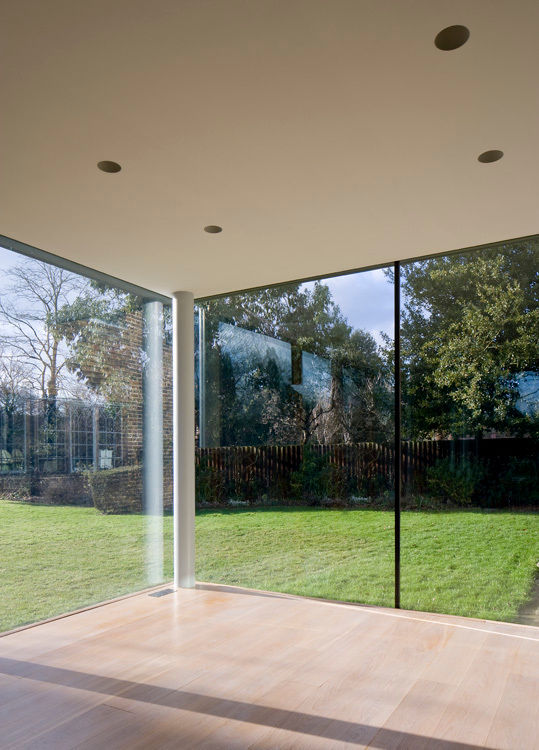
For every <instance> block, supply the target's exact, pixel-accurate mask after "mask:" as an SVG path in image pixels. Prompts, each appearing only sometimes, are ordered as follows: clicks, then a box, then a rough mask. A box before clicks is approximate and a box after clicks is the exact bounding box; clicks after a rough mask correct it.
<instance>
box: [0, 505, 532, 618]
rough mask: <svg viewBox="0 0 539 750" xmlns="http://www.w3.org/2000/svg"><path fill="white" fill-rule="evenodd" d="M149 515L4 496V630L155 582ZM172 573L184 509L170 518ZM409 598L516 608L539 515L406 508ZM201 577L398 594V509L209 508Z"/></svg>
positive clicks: (439, 604)
mask: <svg viewBox="0 0 539 750" xmlns="http://www.w3.org/2000/svg"><path fill="white" fill-rule="evenodd" d="M144 530H145V525H144V517H143V516H141V515H121V516H120V515H119V516H113V515H108V516H105V515H101V514H100V513H98V512H97V511H95V510H94V509H93V508H77V507H68V506H59V507H55V506H40V505H27V504H23V503H14V502H9V501H6V500H0V576H1V590H0V630H5V629H8V628H11V627H15V626H16V625H19V624H22V623H25V622H31V621H35V620H39V619H43V618H45V617H50V616H53V615H55V614H59V613H62V612H66V611H69V610H72V609H76V608H78V607H82V606H85V605H88V604H91V603H95V602H98V601H101V600H103V599H107V598H111V597H114V596H118V595H121V594H124V593H127V592H130V591H135V590H137V589H140V588H143V587H144V586H146V585H147V581H146V577H145V572H144ZM164 537H165V538H164V546H165V551H166V559H165V578H166V579H170V577H171V575H172V570H171V547H172V519H171V517H170V516H167V517H165V519H164ZM402 539H403V544H402V573H401V582H402V583H401V585H402V606H403V607H407V608H410V609H419V610H429V611H436V612H448V613H452V614H461V615H468V616H473V617H487V618H490V619H499V620H511V619H513V618H514V617H515V615H516V613H517V612H518V609H519V607H520V606H521V605H522V604H523V603H524V602H525V601H526V599H527V597H528V595H529V592H530V591H531V588H532V583H533V577H534V574H535V573H536V572H537V567H536V563H537V561H538V559H539V515H538V514H534V513H515V514H512V513H508V512H507V513H506V512H498V513H486V512H479V511H476V512H474V511H460V512H458V511H452V512H405V513H403V517H402ZM196 573H197V578H198V579H199V580H204V581H215V582H220V583H228V584H236V585H242V586H250V587H253V588H260V589H269V590H274V591H284V592H289V593H294V594H304V595H308V596H318V597H328V598H331V599H341V600H345V601H359V602H366V603H370V604H382V605H388V606H392V604H393V516H392V513H390V512H388V511H383V510H320V509H316V508H289V507H287V508H268V509H256V510H254V509H253V510H243V509H242V510H222V511H202V512H200V513H198V515H197V570H196Z"/></svg>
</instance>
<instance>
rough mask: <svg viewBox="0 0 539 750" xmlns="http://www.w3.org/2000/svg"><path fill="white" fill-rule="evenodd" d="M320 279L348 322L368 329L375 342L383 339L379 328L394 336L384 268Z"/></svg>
mask: <svg viewBox="0 0 539 750" xmlns="http://www.w3.org/2000/svg"><path fill="white" fill-rule="evenodd" d="M323 283H324V284H326V285H327V286H328V287H329V288H330V290H331V294H332V296H333V299H334V301H335V302H336V303H337V305H338V306H339V307H340V309H341V312H342V313H343V315H344V317H345V318H346V319H347V320H348V323H349V324H350V325H351V326H353V327H354V328H361V329H363V330H365V331H368V332H369V333H370V334H371V335H372V336H374V338H375V339H376V341H377V342H378V343H382V337H381V335H380V333H381V332H382V331H383V332H384V333H387V334H389V335H390V336H393V284H392V283H390V281H389V280H388V279H387V277H386V276H385V274H384V272H383V270H381V269H377V270H374V271H361V272H359V273H353V274H347V275H346V276H335V277H334V278H331V279H323ZM313 285H314V282H308V283H307V284H306V285H305V286H308V287H312V286H313Z"/></svg>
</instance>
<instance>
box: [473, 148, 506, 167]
mask: <svg viewBox="0 0 539 750" xmlns="http://www.w3.org/2000/svg"><path fill="white" fill-rule="evenodd" d="M502 156H503V151H499V150H498V149H496V148H493V149H491V150H490V151H483V153H482V154H479V156H478V157H477V161H480V162H481V164H492V162H493V161H500V159H501V158H502Z"/></svg>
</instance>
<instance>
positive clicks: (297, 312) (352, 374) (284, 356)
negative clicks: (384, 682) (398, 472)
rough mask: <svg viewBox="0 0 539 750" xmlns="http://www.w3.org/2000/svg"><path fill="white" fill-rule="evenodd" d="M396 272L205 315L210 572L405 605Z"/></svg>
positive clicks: (202, 553)
mask: <svg viewBox="0 0 539 750" xmlns="http://www.w3.org/2000/svg"><path fill="white" fill-rule="evenodd" d="M392 325H393V285H392V279H391V278H389V277H388V276H387V275H386V274H385V273H384V271H382V270H378V271H370V272H365V273H357V274H350V275H346V276H340V277H338V278H334V279H326V280H322V281H316V282H309V283H304V284H290V285H286V286H282V287H278V288H270V289H265V290H261V291H257V292H251V293H244V294H235V295H230V296H227V297H223V298H219V299H212V300H211V301H209V302H206V303H204V304H203V305H201V306H200V307H199V309H198V312H197V319H196V338H197V361H196V368H197V378H196V384H197V450H196V459H197V579H198V580H205V581H213V582H221V583H228V584H238V585H243V586H249V587H253V588H258V589H268V590H273V591H285V592H291V593H295V594H305V595H310V596H317V597H327V598H330V599H340V600H349V601H359V602H371V603H376V604H385V605H392V604H393V597H394V585H393V565H394V562H393V559H394V558H393V548H394V523H393V504H394V497H393V476H392V460H393V458H392V447H393V433H394V430H393V376H392V364H391V362H392V346H393V340H392V335H393V332H392Z"/></svg>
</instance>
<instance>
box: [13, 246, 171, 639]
mask: <svg viewBox="0 0 539 750" xmlns="http://www.w3.org/2000/svg"><path fill="white" fill-rule="evenodd" d="M0 278H1V281H0V516H1V518H0V569H1V577H0V587H1V591H0V630H7V629H10V628H13V627H16V626H19V625H22V624H25V623H28V622H33V621H37V620H42V619H45V618H48V617H52V616H54V615H57V614H60V613H65V612H69V611H72V610H74V609H77V608H80V607H84V606H86V605H89V604H94V603H96V602H99V601H103V600H105V599H109V598H112V597H116V596H119V595H122V594H126V593H129V592H132V591H136V590H138V589H141V588H144V587H146V586H150V585H153V584H157V583H160V582H162V581H163V580H165V579H167V580H168V579H170V577H171V576H172V569H171V560H170V557H171V554H170V552H171V534H172V529H171V518H170V516H169V515H167V513H168V511H169V510H170V509H171V505H172V481H171V473H172V472H171V464H172V456H171V450H172V436H171V424H172V420H171V391H172V388H171V341H170V335H169V334H168V331H169V328H170V308H169V307H168V306H166V305H165V306H164V305H163V303H162V302H161V301H159V300H158V299H153V298H151V297H141V296H137V295H136V294H132V293H129V292H125V291H123V290H121V289H118V288H115V287H113V286H108V285H106V284H103V283H100V282H96V281H92V280H90V279H88V278H86V277H83V276H80V275H78V274H75V273H71V272H69V271H66V270H64V269H61V268H58V267H56V266H53V265H49V264H47V263H45V262H42V261H39V260H35V259H32V258H29V257H25V256H22V255H19V254H17V253H15V252H13V251H12V250H9V249H6V248H1V249H0Z"/></svg>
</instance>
